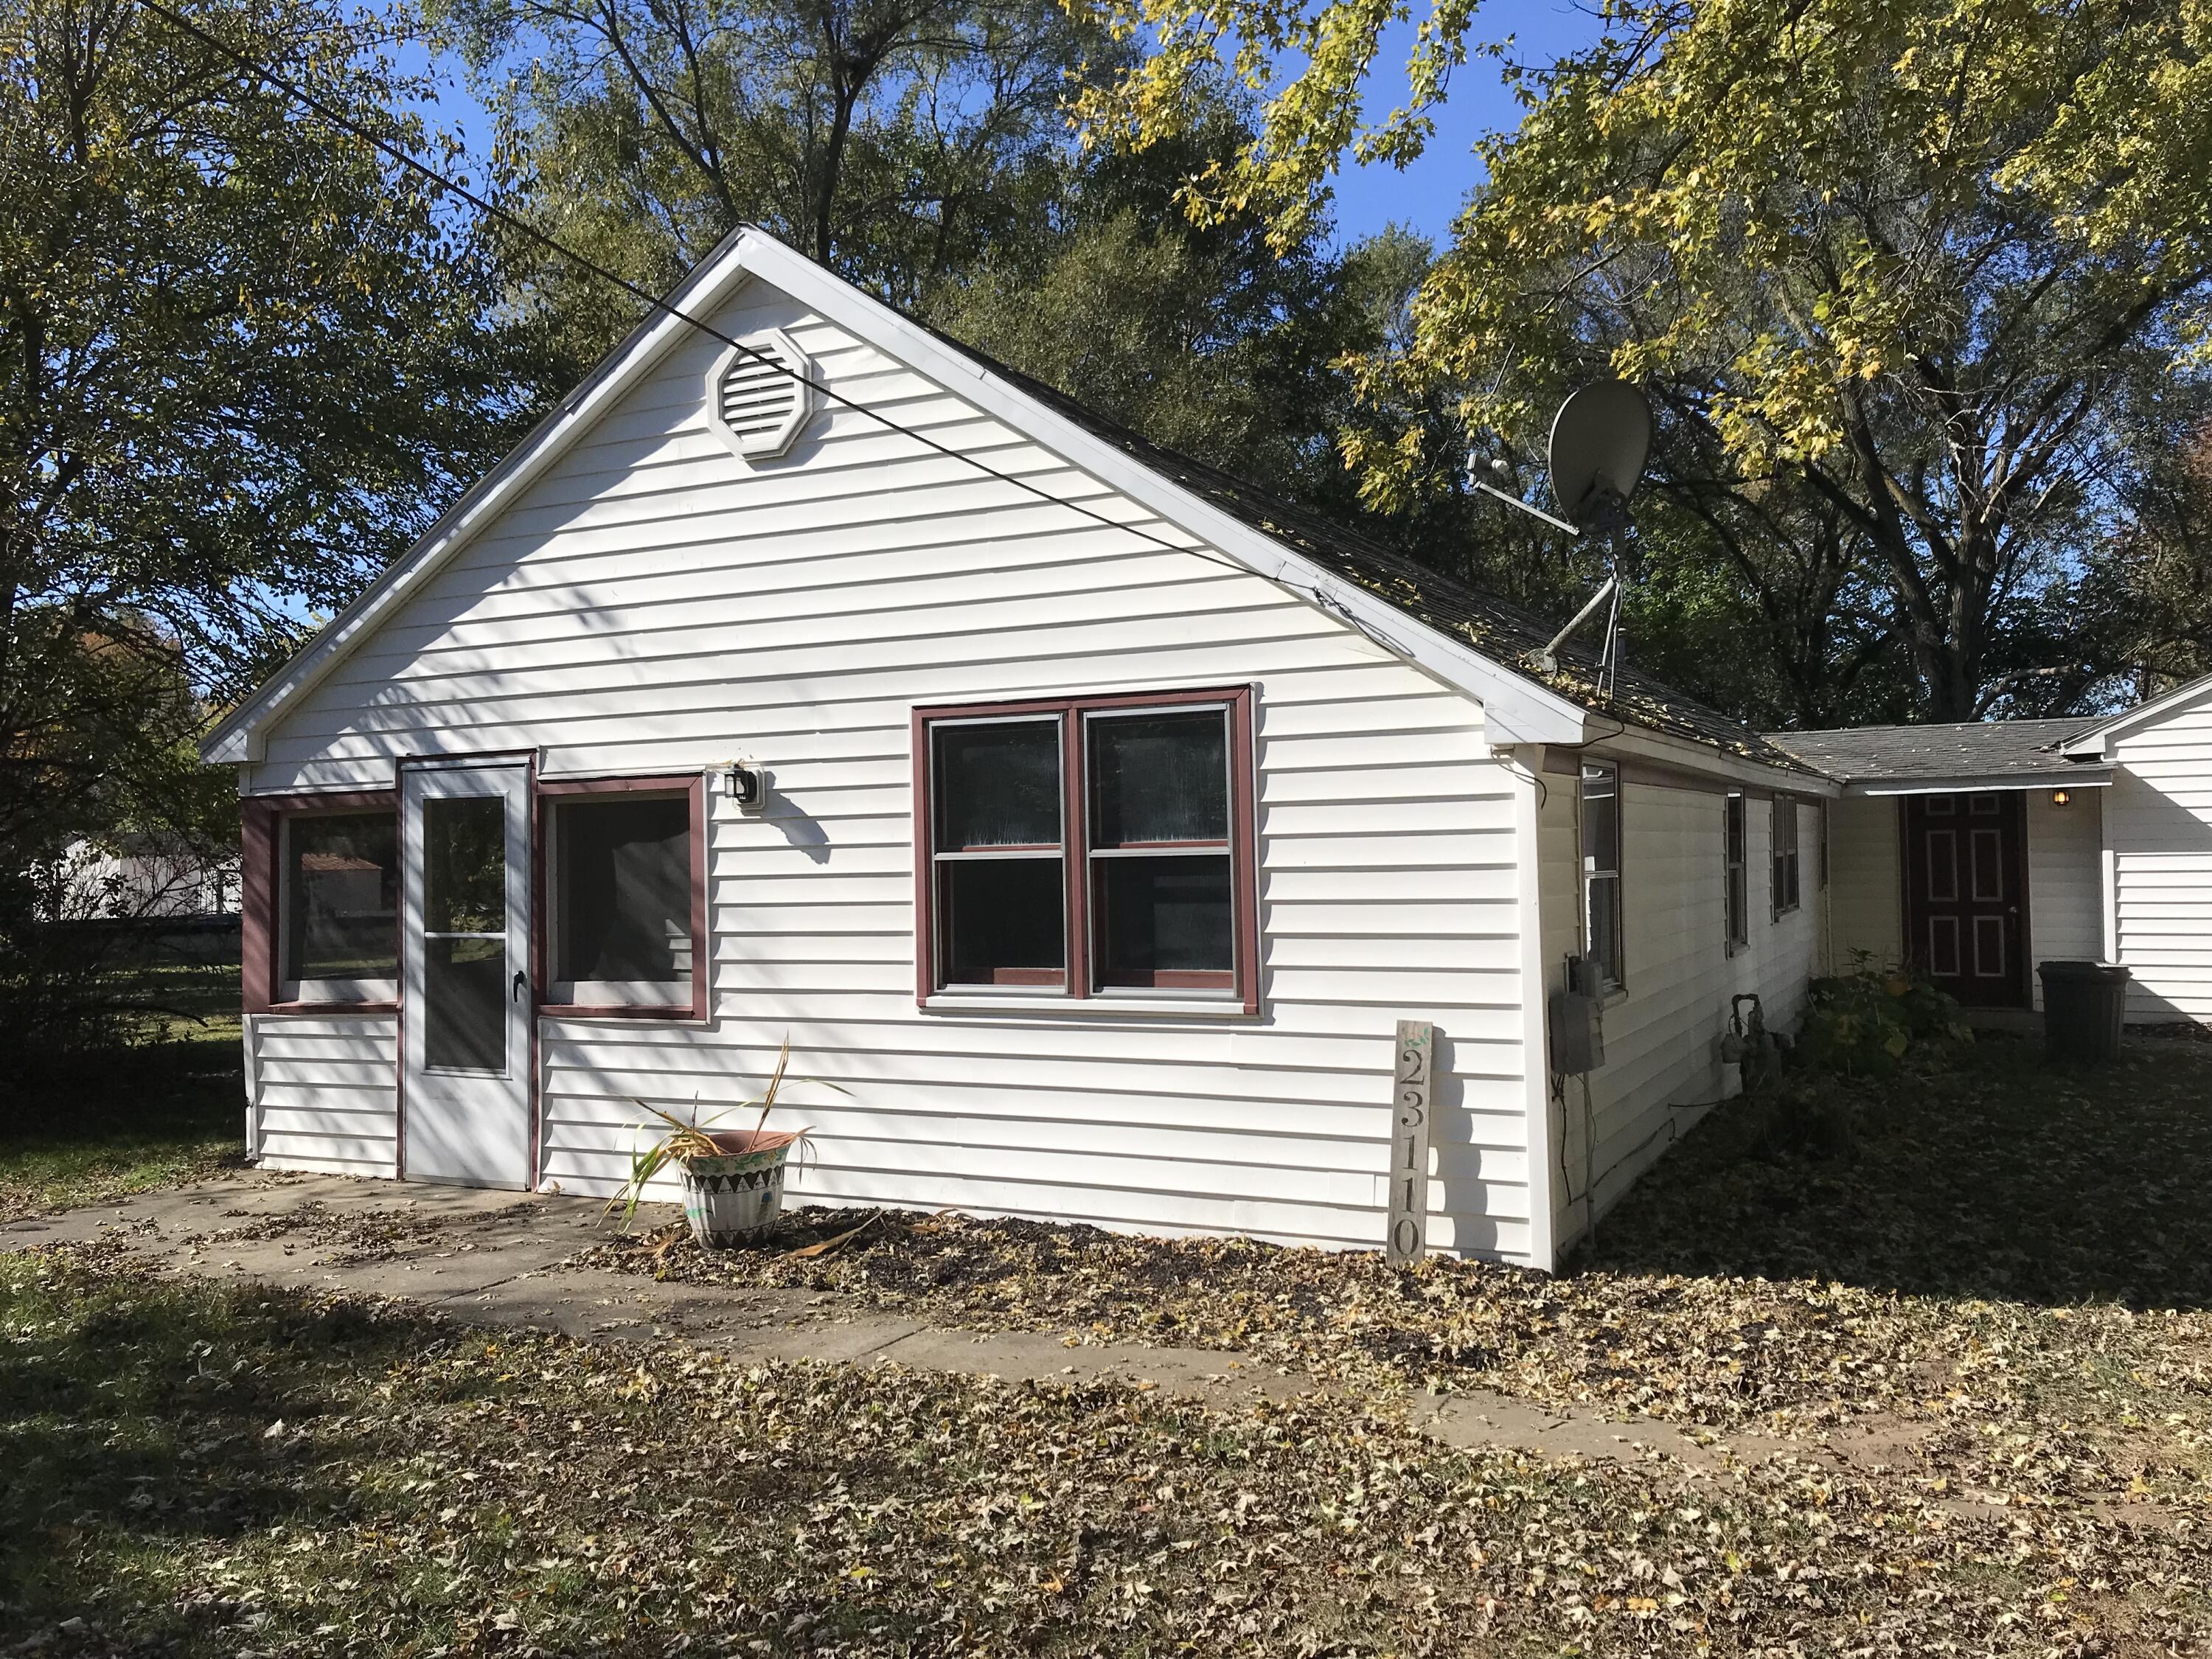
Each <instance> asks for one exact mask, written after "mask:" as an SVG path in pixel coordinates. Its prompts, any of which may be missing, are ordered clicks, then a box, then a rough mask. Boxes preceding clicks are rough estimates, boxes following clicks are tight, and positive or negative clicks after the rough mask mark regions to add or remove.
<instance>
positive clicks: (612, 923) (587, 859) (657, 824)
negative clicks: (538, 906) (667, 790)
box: [552, 794, 692, 1000]
mask: <svg viewBox="0 0 2212 1659" xmlns="http://www.w3.org/2000/svg"><path fill="white" fill-rule="evenodd" d="M553 814H554V823H553V863H554V870H553V881H552V887H553V902H554V925H553V977H554V979H555V980H556V981H563V982H566V983H567V984H568V985H570V986H572V987H573V986H600V987H612V986H623V985H633V986H637V985H668V986H675V985H684V986H688V985H689V984H690V981H691V951H692V941H691V803H690V801H689V800H687V799H683V798H681V797H676V798H669V797H658V796H643V797H640V796H637V795H631V794H610V795H606V796H599V797H585V798H582V799H570V800H563V801H561V802H560V803H558V804H557V805H556V806H555V807H554V809H553ZM570 994H572V995H577V996H584V995H585V994H583V993H580V992H571V993H570ZM586 1000H588V997H586Z"/></svg>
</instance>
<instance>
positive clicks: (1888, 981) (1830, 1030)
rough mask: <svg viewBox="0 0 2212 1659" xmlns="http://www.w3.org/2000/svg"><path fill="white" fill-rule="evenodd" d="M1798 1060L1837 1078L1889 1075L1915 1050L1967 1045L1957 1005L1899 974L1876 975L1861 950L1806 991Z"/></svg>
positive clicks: (1887, 971) (1894, 971) (1921, 982)
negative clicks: (1843, 968)
mask: <svg viewBox="0 0 2212 1659" xmlns="http://www.w3.org/2000/svg"><path fill="white" fill-rule="evenodd" d="M1806 1000H1807V1007H1806V1012H1805V1020H1804V1024H1802V1026H1801V1027H1800V1028H1799V1030H1798V1033H1797V1045H1796V1058H1797V1060H1798V1061H1799V1062H1800V1063H1801V1064H1802V1065H1804V1066H1810V1067H1812V1068H1814V1070H1817V1071H1824V1072H1834V1073H1839V1074H1841V1075H1843V1076H1844V1077H1875V1078H1886V1077H1890V1076H1893V1075H1894V1074H1895V1073H1896V1071H1897V1069H1898V1067H1899V1066H1901V1065H1902V1064H1904V1062H1905V1057H1906V1056H1907V1055H1908V1054H1911V1052H1912V1051H1913V1049H1914V1047H1915V1046H1916V1045H1917V1044H1924V1043H1930V1042H1934V1043H1942V1042H1972V1041H1973V1033H1972V1031H1970V1030H1967V1028H1966V1023H1965V1021H1964V1020H1962V1019H1961V1018H1960V1016H1959V1005H1958V1002H1957V1001H1956V1000H1954V998H1952V997H1950V996H1948V995H1947V994H1944V993H1943V992H1942V991H1939V990H1937V989H1936V987H1934V986H1933V985H1931V984H1929V982H1928V981H1926V980H1924V979H1922V978H1919V977H1917V975H1913V974H1912V973H1911V972H1910V971H1909V970H1907V969H1902V968H1876V967H1875V966H1873V963H1872V958H1871V957H1869V956H1868V954H1867V953H1866V952H1864V951H1859V952H1857V953H1856V955H1855V956H1854V957H1853V961H1852V967H1851V971H1850V973H1848V974H1838V975H1836V976H1835V977H1833V978H1832V979H1816V980H1814V981H1813V982H1812V984H1811V985H1810V986H1809V987H1807V994H1806Z"/></svg>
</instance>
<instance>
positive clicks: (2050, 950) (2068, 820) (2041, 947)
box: [2026, 789, 2112, 1008]
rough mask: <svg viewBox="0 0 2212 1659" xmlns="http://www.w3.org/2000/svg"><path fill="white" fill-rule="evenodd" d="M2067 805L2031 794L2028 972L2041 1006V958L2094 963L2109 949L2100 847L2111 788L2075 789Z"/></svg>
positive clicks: (2045, 794) (2046, 795) (2042, 792)
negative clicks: (2106, 939) (2038, 972)
mask: <svg viewBox="0 0 2212 1659" xmlns="http://www.w3.org/2000/svg"><path fill="white" fill-rule="evenodd" d="M2026 793H2027V943H2028V951H2029V961H2028V971H2029V974H2030V975H2031V980H2030V983H2031V984H2032V986H2033V996H2034V1006H2036V1007H2037V1008H2041V1007H2042V1006H2043V976H2042V975H2040V974H2037V973H2036V972H2035V968H2036V965H2037V964H2038V963H2045V962H2052V961H2075V962H2094V961H2096V960H2098V959H2099V958H2100V957H2102V956H2103V955H2104V954H2105V913H2104V905H2103V899H2102V889H2101V878H2100V875H2099V868H2100V866H2099V848H2100V844H2101V842H2102V841H2103V838H2104V830H2103V820H2104V805H2105V797H2106V795H2108V794H2110V793H2112V791H2111V790H2109V789H2075V790H2071V791H2069V793H2070V794H2071V795H2072V797H2073V799H2071V800H2069V801H2068V802H2067V804H2066V805H2063V806H2054V805H2051V791H2049V790H2048V789H2030V790H2028V791H2027V792H2026Z"/></svg>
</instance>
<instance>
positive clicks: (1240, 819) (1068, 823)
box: [915, 688, 1258, 1006]
mask: <svg viewBox="0 0 2212 1659" xmlns="http://www.w3.org/2000/svg"><path fill="white" fill-rule="evenodd" d="M1250 721H1251V715H1250V694H1249V690H1245V689H1243V688H1237V689H1236V690H1228V691H1204V692H1161V693H1153V694H1146V695H1143V696H1122V697H1094V698H1071V699H1066V700H1063V701H1054V702H1024V703H1010V704H999V705H982V706H975V707H968V708H935V709H920V710H917V711H916V712H915V759H916V767H915V772H916V777H915V782H916V789H917V814H916V817H917V823H916V837H915V839H916V844H917V851H918V854H919V859H920V867H919V869H918V870H917V872H916V899H917V902H918V906H919V908H920V911H921V916H922V921H923V925H922V927H921V929H920V930H919V933H918V938H919V939H921V963H920V964H919V967H920V981H921V982H920V989H921V994H922V996H923V997H924V998H925V999H927V997H929V996H930V995H932V994H935V993H939V992H957V991H961V990H971V989H983V988H986V987H1012V988H1019V987H1027V988H1029V989H1031V990H1033V991H1038V992H1042V993H1046V994H1060V995H1067V996H1072V997H1090V996H1113V995H1117V994H1152V993H1166V994H1174V995H1186V996H1195V997H1204V998H1222V999H1230V1000H1240V999H1241V1000H1243V1002H1244V1003H1245V1004H1246V1005H1247V1006H1256V985H1257V968H1256V963H1255V958H1256V956H1257V953H1258V952H1257V925H1256V917H1257V910H1258V906H1257V896H1256V891H1255V874H1254V872H1255V857H1254V851H1253V835H1252V812H1253V809H1252V790H1251V756H1252V738H1251V723H1250Z"/></svg>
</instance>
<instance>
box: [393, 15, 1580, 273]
mask: <svg viewBox="0 0 2212 1659" xmlns="http://www.w3.org/2000/svg"><path fill="white" fill-rule="evenodd" d="M1599 28H1600V22H1599V19H1598V18H1597V17H1596V15H1595V14H1594V13H1593V11H1592V10H1591V9H1590V7H1589V5H1588V4H1587V3H1577V0H1494V3H1492V5H1490V6H1487V7H1486V8H1485V9H1483V10H1482V11H1481V12H1480V14H1478V15H1477V17H1476V20H1475V28H1474V33H1475V35H1476V36H1477V37H1478V38H1481V39H1497V38H1498V37H1500V36H1504V35H1509V34H1510V35H1511V36H1512V37H1513V38H1514V42H1515V45H1514V54H1515V56H1516V58H1520V59H1522V61H1529V62H1540V61H1542V60H1545V59H1547V58H1555V57H1557V56H1559V54H1561V53H1563V52H1571V51H1573V50H1575V49H1577V47H1580V46H1586V45H1588V44H1589V42H1590V41H1592V40H1595V38H1596V37H1597V34H1598V33H1599ZM1412 38H1413V29H1412V27H1411V26H1410V25H1403V24H1401V25H1400V26H1398V27H1396V28H1395V29H1394V30H1393V31H1392V32H1391V33H1390V34H1389V37H1388V38H1387V39H1386V41H1385V47H1384V51H1383V54H1382V56H1381V58H1380V59H1379V60H1378V70H1377V73H1376V79H1375V81H1374V82H1373V84H1372V87H1371V88H1370V100H1371V106H1372V108H1373V109H1374V111H1375V112H1376V113H1378V114H1380V113H1387V112H1389V110H1390V109H1391V108H1393V107H1394V106H1395V105H1397V104H1398V103H1399V102H1400V101H1401V84H1402V82H1401V78H1400V71H1401V66H1402V64H1404V62H1405V54H1406V51H1407V46H1408V44H1409V43H1410V41H1411V40H1412ZM398 56H399V59H400V66H401V68H402V69H403V70H410V71H413V70H421V69H422V68H423V67H425V63H424V56H423V54H422V52H421V50H420V49H419V48H417V47H414V46H409V47H407V48H405V49H404V50H403V51H402V52H400V53H399V54H398ZM430 67H432V68H433V69H434V70H435V71H436V73H437V74H438V77H439V79H440V80H441V82H444V90H443V91H442V92H441V94H440V96H439V99H438V101H437V104H436V106H435V108H433V109H431V110H429V111H428V112H426V113H427V114H428V118H430V120H431V121H432V122H433V123H434V124H435V125H438V126H441V127H444V128H447V129H448V130H449V131H455V132H457V133H459V135H460V137H462V138H463V139H464V140H465V142H466V143H467V145H468V149H469V154H470V157H471V165H470V166H469V167H466V169H465V171H467V172H468V173H470V174H471V176H473V177H476V178H478V179H481V177H482V167H481V161H480V158H481V157H482V156H483V155H484V153H485V152H486V150H487V149H488V148H489V143H490V137H491V132H490V122H489V118H487V117H486V116H485V114H484V112H483V110H482V109H481V108H480V107H479V106H477V102H476V100H474V99H473V98H471V96H470V95H469V93H468V89H467V88H466V86H465V83H464V81H463V77H462V76H461V74H460V71H459V65H458V64H453V63H450V62H447V63H443V64H435V65H431V66H430ZM1520 118H1521V111H1520V108H1519V106H1518V105H1516V103H1515V101H1514V100H1513V97H1512V95H1511V94H1510V92H1509V91H1508V90H1507V89H1506V88H1505V86H1504V83H1503V82H1501V81H1500V79H1499V77H1498V68H1497V65H1496V64H1495V63H1494V62H1493V61H1492V60H1491V59H1488V58H1475V59H1473V60H1472V61H1470V62H1469V63H1468V64H1467V65H1466V66H1465V67H1463V68H1462V70H1460V71H1459V72H1458V73H1457V75H1456V76H1455V77H1454V79H1453V82H1452V86H1451V96H1450V99H1449V101H1448V102H1447V103H1446V104H1445V106H1443V108H1442V109H1441V110H1439V111H1437V132H1436V137H1434V138H1433V139H1432V140H1431V142H1430V143H1429V147H1428V149H1427V152H1426V153H1425V155H1422V157H1421V158H1420V159H1419V161H1416V162H1414V163H1413V166H1411V167H1407V168H1406V169H1405V170H1404V171H1403V172H1401V171H1399V170H1398V169H1396V168H1394V167H1367V168H1364V169H1360V170H1357V171H1353V172H1351V173H1346V174H1345V175H1344V176H1342V177H1341V178H1340V179H1338V181H1337V191H1336V215H1335V217H1336V224H1337V231H1338V234H1339V235H1340V236H1341V237H1342V238H1343V239H1344V240H1347V241H1350V240H1358V238H1360V237H1363V236H1367V235H1371V234H1374V233H1375V232H1376V231H1378V230H1381V229H1382V228H1383V227H1384V226H1385V225H1389V224H1392V223H1399V224H1406V225H1410V226H1412V227H1413V228H1414V229H1416V230H1419V231H1422V232H1424V233H1425V234H1428V235H1430V236H1432V237H1434V238H1436V239H1437V240H1438V241H1439V242H1441V241H1443V240H1444V239H1445V237H1446V235H1447V234H1448V232H1449V228H1450V225H1451V221H1452V216H1453V215H1455V213H1457V212H1458V210H1459V209H1460V206H1461V204H1462V203H1463V202H1464V201H1465V200H1466V199H1467V193H1468V191H1469V190H1471V189H1472V188H1473V187H1474V185H1476V184H1477V183H1478V182H1480V178H1481V168H1480V163H1479V162H1477V161H1476V160H1475V158H1474V155H1473V153H1472V152H1473V149H1474V143H1475V141H1476V140H1477V139H1478V138H1480V137H1482V136H1483V135H1484V134H1485V133H1487V132H1492V131H1500V130H1503V129H1505V128H1510V127H1512V126H1515V125H1518V124H1519V121H1520Z"/></svg>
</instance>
